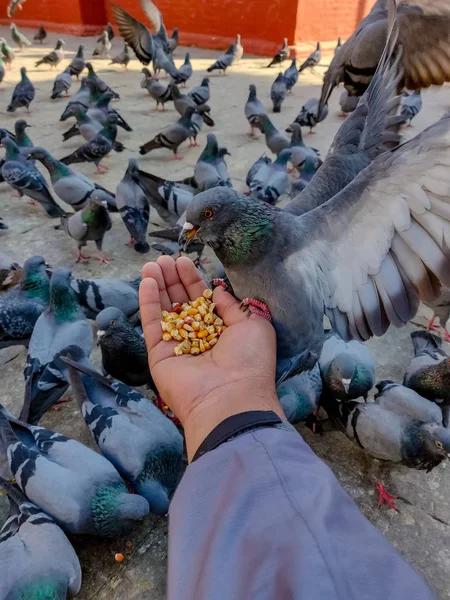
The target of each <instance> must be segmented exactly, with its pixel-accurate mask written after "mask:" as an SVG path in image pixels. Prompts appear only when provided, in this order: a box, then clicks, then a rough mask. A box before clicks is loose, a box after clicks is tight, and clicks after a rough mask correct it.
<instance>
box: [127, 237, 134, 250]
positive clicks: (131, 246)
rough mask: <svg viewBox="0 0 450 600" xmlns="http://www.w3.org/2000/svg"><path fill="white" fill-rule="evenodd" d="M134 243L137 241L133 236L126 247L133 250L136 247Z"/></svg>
mask: <svg viewBox="0 0 450 600" xmlns="http://www.w3.org/2000/svg"><path fill="white" fill-rule="evenodd" d="M134 242H135V240H134V237H133V236H131V237H130V241H129V242H127V243H126V244H125V246H128V247H129V248H133V247H134Z"/></svg>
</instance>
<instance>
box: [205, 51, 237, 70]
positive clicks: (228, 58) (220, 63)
mask: <svg viewBox="0 0 450 600" xmlns="http://www.w3.org/2000/svg"><path fill="white" fill-rule="evenodd" d="M235 54H236V46H235V45H234V44H231V45H230V47H229V48H228V50H227V51H226V52H225V54H222V56H219V58H218V59H217V60H216V62H215V63H213V64H212V65H211V66H210V67H208V68H207V69H206V70H207V71H208V73H212V71H221V72H222V75H225V73H226V70H227V69H228V67H230V66H231V65H232V64H233V63H234V62H235Z"/></svg>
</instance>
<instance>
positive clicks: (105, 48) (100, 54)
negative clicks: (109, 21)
mask: <svg viewBox="0 0 450 600" xmlns="http://www.w3.org/2000/svg"><path fill="white" fill-rule="evenodd" d="M110 51H111V42H110V41H109V35H108V32H107V31H104V32H103V33H102V35H101V36H100V38H99V41H98V43H97V46H96V48H95V49H94V52H93V53H92V56H96V57H97V58H110V56H109V53H110Z"/></svg>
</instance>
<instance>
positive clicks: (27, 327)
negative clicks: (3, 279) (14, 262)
mask: <svg viewBox="0 0 450 600" xmlns="http://www.w3.org/2000/svg"><path fill="white" fill-rule="evenodd" d="M47 266H48V265H47V264H46V262H45V260H44V259H43V258H42V256H33V257H32V258H29V259H28V260H26V261H25V263H24V265H23V274H22V278H21V281H20V283H19V286H18V287H17V288H15V289H11V290H9V291H8V292H7V293H6V294H2V295H0V349H1V348H7V347H8V346H13V345H23V346H27V345H28V343H29V340H30V337H31V334H32V333H33V329H34V326H35V324H36V321H37V320H38V318H39V317H40V315H41V314H42V313H43V312H44V310H45V308H46V307H47V305H48V302H49V298H50V285H49V276H48V273H47Z"/></svg>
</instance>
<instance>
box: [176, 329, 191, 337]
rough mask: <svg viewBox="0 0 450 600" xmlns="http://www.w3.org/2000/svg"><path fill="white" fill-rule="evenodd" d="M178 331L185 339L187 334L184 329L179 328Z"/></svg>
mask: <svg viewBox="0 0 450 600" xmlns="http://www.w3.org/2000/svg"><path fill="white" fill-rule="evenodd" d="M178 331H179V332H180V336H181V337H182V338H184V339H186V338H187V337H188V335H189V334H188V332H187V331H186V329H179V330H178Z"/></svg>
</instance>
